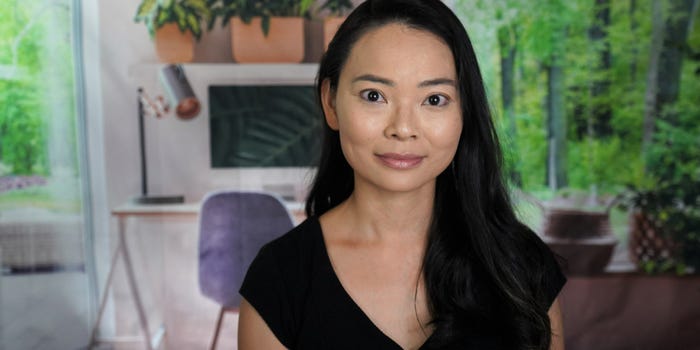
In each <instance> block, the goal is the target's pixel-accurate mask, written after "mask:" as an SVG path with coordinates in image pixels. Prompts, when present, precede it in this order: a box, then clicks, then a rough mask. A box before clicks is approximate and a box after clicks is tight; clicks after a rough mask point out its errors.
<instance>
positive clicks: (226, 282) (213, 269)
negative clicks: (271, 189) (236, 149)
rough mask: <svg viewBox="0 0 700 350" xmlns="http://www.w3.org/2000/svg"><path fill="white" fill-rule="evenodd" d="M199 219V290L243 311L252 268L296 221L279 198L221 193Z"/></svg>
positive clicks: (210, 198) (206, 200)
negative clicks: (241, 291) (242, 290)
mask: <svg viewBox="0 0 700 350" xmlns="http://www.w3.org/2000/svg"><path fill="white" fill-rule="evenodd" d="M199 215H200V216H199V217H200V219H199V289H200V291H201V292H202V294H204V295H205V296H207V297H209V298H211V299H213V300H214V301H216V302H217V303H219V304H221V305H222V306H224V307H238V305H239V304H240V300H241V297H240V295H239V294H238V290H239V289H240V286H241V283H242V282H243V278H244V277H245V273H246V271H247V270H248V266H249V265H250V263H251V262H252V261H253V259H254V258H255V256H256V255H257V253H258V251H259V250H260V248H261V247H262V246H263V245H264V244H265V243H267V242H269V241H271V240H273V239H275V238H277V237H279V236H281V235H282V234H284V233H286V232H287V231H289V230H290V229H291V228H292V227H293V226H294V223H293V221H292V218H291V216H290V215H289V212H288V211H287V209H286V207H285V206H284V204H283V203H282V201H281V200H280V198H279V197H277V196H275V195H273V194H270V193H263V192H242V191H218V192H212V193H210V194H208V195H207V196H205V198H204V200H203V202H202V208H201V211H200V214H199Z"/></svg>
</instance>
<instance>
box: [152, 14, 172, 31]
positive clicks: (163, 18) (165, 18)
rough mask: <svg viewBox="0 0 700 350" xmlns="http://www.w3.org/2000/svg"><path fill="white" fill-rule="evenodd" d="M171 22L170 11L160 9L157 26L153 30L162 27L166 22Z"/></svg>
mask: <svg viewBox="0 0 700 350" xmlns="http://www.w3.org/2000/svg"><path fill="white" fill-rule="evenodd" d="M169 22H171V18H170V16H169V13H168V11H165V10H160V11H158V18H156V21H155V26H154V28H153V30H156V29H158V28H160V27H162V26H163V25H164V24H166V23H169Z"/></svg>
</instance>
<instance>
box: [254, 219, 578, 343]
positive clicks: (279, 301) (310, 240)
mask: <svg viewBox="0 0 700 350" xmlns="http://www.w3.org/2000/svg"><path fill="white" fill-rule="evenodd" d="M556 271H557V272H558V273H557V274H555V276H553V277H552V278H553V279H554V280H555V281H554V283H552V284H551V285H552V286H553V288H555V290H551V291H547V295H551V296H552V297H551V299H552V300H549V302H550V304H551V302H553V300H554V298H555V297H556V295H557V294H558V293H559V290H561V288H562V287H563V285H564V283H565V281H566V279H565V278H564V276H563V275H562V274H561V272H560V270H559V269H558V267H556ZM240 293H241V295H242V296H243V297H244V298H245V299H246V300H247V301H248V302H249V303H250V304H251V305H252V306H253V307H254V308H255V310H256V311H257V312H258V313H259V314H260V316H261V317H262V318H263V320H264V321H265V323H267V326H268V327H269V328H270V330H272V332H273V333H274V334H275V336H276V337H277V339H278V340H279V341H280V342H281V343H282V344H283V345H284V346H285V347H287V348H288V349H334V350H336V349H337V350H341V349H353V350H356V349H393V350H400V349H401V347H400V346H399V345H398V344H397V343H396V342H394V341H393V340H392V339H391V338H389V337H388V336H386V335H385V334H384V333H382V331H381V330H379V328H377V326H375V325H374V323H372V321H371V320H370V319H369V317H367V315H366V314H365V313H364V312H363V311H362V309H360V307H359V306H358V305H357V304H355V302H354V301H353V300H352V298H351V297H350V295H348V293H347V292H346V291H345V289H344V288H343V286H342V284H341V283H340V280H339V279H338V276H337V275H336V274H335V271H334V270H333V267H332V265H331V261H330V258H329V257H328V253H327V250H326V246H325V243H324V240H323V233H322V231H321V225H320V223H319V221H318V218H316V217H310V218H309V219H307V220H306V221H304V222H303V223H301V224H300V225H299V226H297V227H296V228H294V229H292V230H291V231H290V232H288V233H287V234H285V235H283V236H282V237H280V238H278V239H276V240H274V241H272V242H270V243H268V244H267V245H265V246H264V247H263V248H262V249H261V250H260V252H259V253H258V256H257V257H256V258H255V260H254V261H253V263H252V264H251V266H250V268H249V269H248V273H247V274H246V277H245V280H244V281H243V285H242V287H241V290H240ZM429 343H430V338H428V340H427V341H426V343H425V344H424V345H423V347H421V348H427V347H428V345H429Z"/></svg>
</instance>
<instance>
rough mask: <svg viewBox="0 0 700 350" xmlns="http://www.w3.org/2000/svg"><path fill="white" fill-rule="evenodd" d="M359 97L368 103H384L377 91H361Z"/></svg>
mask: <svg viewBox="0 0 700 350" xmlns="http://www.w3.org/2000/svg"><path fill="white" fill-rule="evenodd" d="M360 97H361V98H362V99H363V100H365V101H369V102H382V101H384V96H382V94H381V93H380V92H379V91H377V90H372V89H369V90H363V91H361V92H360Z"/></svg>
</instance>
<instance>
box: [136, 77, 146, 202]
mask: <svg viewBox="0 0 700 350" xmlns="http://www.w3.org/2000/svg"><path fill="white" fill-rule="evenodd" d="M143 95H144V92H143V88H141V87H139V89H138V100H139V101H138V105H139V146H140V150H141V196H143V197H146V196H148V170H147V169H146V134H145V132H144V119H145V118H144V117H145V114H146V111H145V110H144V107H145V106H144V104H143V100H144V99H145V97H144V96H143Z"/></svg>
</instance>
